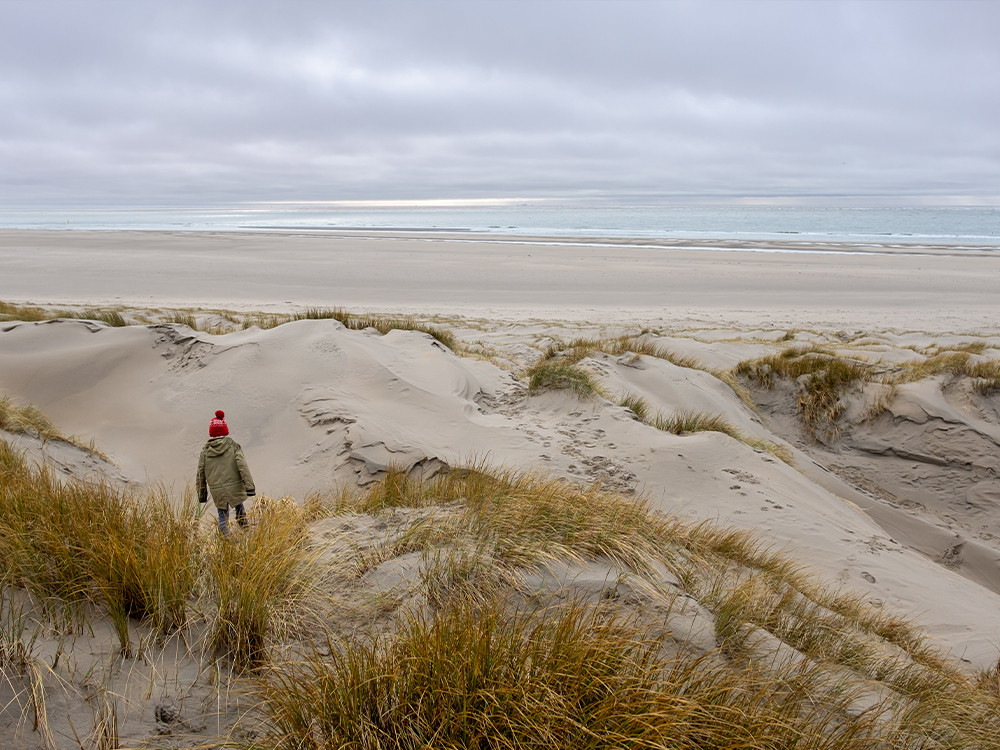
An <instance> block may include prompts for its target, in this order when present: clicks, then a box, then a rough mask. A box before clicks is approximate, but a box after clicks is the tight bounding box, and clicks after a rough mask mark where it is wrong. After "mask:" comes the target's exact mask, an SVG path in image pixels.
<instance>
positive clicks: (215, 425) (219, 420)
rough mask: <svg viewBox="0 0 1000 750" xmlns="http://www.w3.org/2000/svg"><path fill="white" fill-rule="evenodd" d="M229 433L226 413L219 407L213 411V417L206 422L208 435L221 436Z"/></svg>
mask: <svg viewBox="0 0 1000 750" xmlns="http://www.w3.org/2000/svg"><path fill="white" fill-rule="evenodd" d="M228 434H229V425H227V424H226V413H225V412H224V411H222V409H219V410H218V411H217V412H215V418H214V419H213V420H212V421H211V422H209V423H208V436H209V437H222V436H223V435H228Z"/></svg>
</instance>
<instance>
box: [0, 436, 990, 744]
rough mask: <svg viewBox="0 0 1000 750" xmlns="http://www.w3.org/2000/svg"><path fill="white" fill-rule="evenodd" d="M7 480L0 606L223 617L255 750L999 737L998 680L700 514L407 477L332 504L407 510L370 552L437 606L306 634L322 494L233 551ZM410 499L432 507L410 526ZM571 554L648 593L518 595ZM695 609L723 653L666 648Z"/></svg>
mask: <svg viewBox="0 0 1000 750" xmlns="http://www.w3.org/2000/svg"><path fill="white" fill-rule="evenodd" d="M0 471H2V472H3V477H4V480H5V481H4V483H3V484H2V485H0V530H2V532H3V533H0V545H2V549H0V561H2V562H3V566H2V571H0V572H2V575H3V578H2V581H0V583H2V585H3V591H4V592H11V591H14V590H15V589H17V590H23V591H28V592H30V595H31V596H32V597H35V598H36V599H38V600H41V599H46V598H47V599H49V600H54V599H59V600H64V601H67V602H74V601H79V602H84V603H91V604H96V605H98V606H100V607H102V608H103V609H104V610H105V611H106V612H107V613H108V616H109V618H110V619H111V620H112V622H114V623H115V625H116V627H117V625H118V620H119V619H122V620H123V621H125V622H126V625H127V619H128V618H132V619H135V618H141V619H144V620H146V621H148V622H150V623H151V624H157V625H158V626H159V627H164V628H167V629H169V628H181V629H187V628H190V627H191V623H192V622H193V621H194V620H198V619H200V618H205V620H206V627H205V635H204V638H205V645H206V651H207V652H210V653H215V654H216V658H217V657H218V656H220V655H224V656H226V658H228V659H229V660H230V661H231V663H232V664H233V666H234V668H235V669H236V670H237V671H238V672H251V673H253V675H254V677H253V684H254V685H255V686H256V687H255V689H256V691H257V694H258V698H259V704H258V705H257V707H256V708H254V709H253V713H254V714H255V715H256V716H258V719H259V722H260V723H259V724H258V725H257V726H258V729H257V730H256V733H255V734H254V735H252V738H251V739H248V740H245V741H244V743H243V744H244V745H245V746H248V747H257V748H265V747H266V748H289V749H291V748H296V749H305V748H317V749H318V748H325V747H379V748H414V747H432V746H433V747H454V748H458V747H463V748H464V747H496V748H538V747H543V746H545V747H552V746H556V747H574V748H577V747H582V748H587V747H594V748H611V747H651V748H655V747H666V748H691V749H692V750H693V749H694V748H711V747H715V748H765V747H768V748H786V747H794V748H799V749H800V750H819V749H820V748H822V749H823V750H869V749H870V750H876V749H879V750H882V749H884V748H889V747H925V748H930V747H949V748H969V750H972V748H982V747H992V746H995V744H991V743H995V740H994V738H995V736H996V733H997V731H1000V719H998V717H1000V694H998V690H997V689H996V687H995V684H994V683H995V682H996V680H995V679H994V678H992V677H991V676H990V675H989V674H984V675H982V676H980V678H979V679H978V680H976V679H970V678H968V677H966V676H965V675H964V674H963V673H962V672H961V671H960V670H959V669H958V668H957V667H956V666H955V665H953V664H952V663H951V662H950V661H948V660H947V659H945V658H944V657H943V656H941V655H940V653H938V652H937V651H936V650H935V649H934V648H932V647H931V646H930V645H928V641H927V639H926V638H925V636H924V635H923V634H922V633H921V631H920V630H919V629H917V628H915V627H913V626H912V625H911V624H909V623H908V622H906V621H905V620H903V619H901V618H899V617H898V616H896V615H895V614H893V613H891V612H888V611H886V610H884V609H876V608H873V607H871V606H869V605H868V604H866V603H865V601H864V600H863V599H862V598H861V597H857V596H852V595H849V594H844V593H842V592H840V591H838V590H836V589H832V588H830V587H828V586H826V585H825V584H823V583H822V582H820V581H818V580H817V579H815V578H814V577H812V576H811V575H809V574H808V573H806V572H805V571H804V570H803V569H802V568H801V567H800V566H798V565H797V564H796V563H795V562H794V561H792V560H790V559H789V558H787V557H785V556H782V555H780V554H778V553H776V552H774V551H773V550H771V549H770V547H769V546H768V545H767V544H766V543H764V542H763V541H762V540H761V539H760V538H758V537H755V536H754V535H753V534H752V533H750V532H748V531H735V530H732V529H725V528H721V527H717V526H714V525H711V524H707V523H705V524H697V525H692V524H689V523H684V522H681V521H679V520H677V519H674V518H671V517H669V516H666V515H663V514H661V513H659V512H656V511H655V510H654V509H653V507H652V506H651V505H650V504H649V503H648V501H646V500H645V499H643V498H638V499H634V498H625V497H623V496H621V495H618V494H615V493H613V492H607V491H603V490H600V489H597V488H593V487H591V488H586V487H580V486H578V485H576V484H573V483H570V482H567V481H564V480H560V479H556V478H551V477H547V476H544V475H540V474H530V473H527V474H526V473H523V472H517V471H512V470H503V469H491V468H489V467H487V466H486V465H478V466H471V467H467V468H463V469H460V470H453V471H451V472H449V473H447V474H445V475H442V476H439V477H436V478H435V479H433V480H429V481H419V480H417V479H415V478H414V477H412V476H407V473H406V472H404V471H402V470H395V471H393V472H390V473H389V474H388V475H387V476H386V478H385V479H384V480H383V481H382V482H379V483H376V485H374V486H372V487H370V488H369V489H367V490H366V491H365V492H363V493H360V494H358V495H356V496H354V497H348V496H346V495H341V496H339V497H338V499H337V501H336V503H335V504H334V505H333V506H328V507H327V510H326V512H335V513H357V512H367V513H373V514H376V515H391V516H393V517H394V518H397V519H398V518H403V519H409V521H407V522H406V523H404V525H403V526H402V527H399V528H398V529H397V533H395V534H394V535H390V536H387V537H386V539H385V541H384V544H383V546H384V550H383V551H382V552H379V551H378V550H369V551H366V550H363V549H360V548H359V549H357V550H355V552H354V553H353V554H354V555H355V557H357V558H358V559H360V558H361V557H363V556H364V555H366V554H368V555H371V554H375V555H377V556H378V557H379V559H381V560H389V559H391V556H392V555H397V556H398V555H401V554H408V553H410V552H413V551H416V552H420V553H421V554H422V555H423V559H424V561H425V564H424V567H423V572H422V573H421V574H420V576H419V580H415V581H414V582H412V583H413V585H415V586H417V589H416V592H415V593H414V594H411V597H413V596H415V597H416V601H418V602H419V601H424V602H425V605H424V606H416V607H413V606H409V607H406V608H402V609H399V610H398V612H397V614H396V615H394V618H395V619H390V620H386V619H385V618H382V619H380V620H379V623H380V624H379V625H378V626H377V627H375V626H374V625H373V626H372V627H370V628H369V627H362V628H360V629H359V628H357V627H353V626H352V627H350V628H347V629H344V628H341V627H340V626H338V625H337V624H336V623H337V620H336V619H334V620H333V621H330V622H328V623H327V624H326V625H325V626H321V623H320V621H319V619H316V620H315V621H314V622H313V627H312V628H311V629H310V630H309V631H305V630H302V631H296V632H294V633H293V632H292V630H293V626H294V625H295V623H296V622H297V621H299V619H300V618H301V616H302V613H303V612H309V611H312V612H314V614H315V615H316V617H317V618H318V617H319V614H318V613H319V612H320V609H321V608H319V607H316V608H315V609H311V608H312V607H315V606H316V605H315V597H320V596H322V594H321V593H320V591H319V590H318V589H317V587H316V586H315V585H314V580H315V576H316V573H317V571H316V570H315V568H314V566H312V565H311V559H312V557H311V556H312V555H313V554H314V553H315V552H316V550H315V549H312V550H311V549H310V546H309V543H308V532H309V524H310V523H311V522H312V520H311V519H314V518H316V517H317V516H321V515H323V508H322V507H321V506H320V504H319V503H318V501H313V502H311V503H310V504H309V505H310V508H309V509H308V511H303V510H300V509H299V508H298V507H297V506H296V505H295V504H294V503H293V502H291V501H283V502H274V501H263V500H262V501H261V502H260V503H259V504H258V505H257V506H255V508H254V511H253V513H252V517H251V529H250V531H249V532H247V533H240V532H237V533H235V534H234V537H233V538H232V539H230V540H223V539H221V538H220V537H219V536H218V534H217V533H215V532H214V530H213V532H212V533H211V534H210V535H208V536H206V535H205V533H204V532H200V531H198V529H197V528H196V527H195V525H194V523H193V519H192V515H193V514H192V513H191V511H192V508H190V507H188V508H186V509H183V510H181V511H174V510H173V509H171V508H168V507H167V506H166V505H158V504H157V500H156V498H155V497H154V498H150V497H146V496H126V495H123V494H120V493H115V492H113V491H111V490H109V489H108V488H107V487H102V486H95V485H83V484H81V483H78V482H73V481H67V482H58V481H57V480H56V478H55V477H54V476H53V475H52V473H51V472H50V471H48V470H46V469H44V468H39V467H32V466H29V465H27V464H26V462H25V461H24V460H23V458H22V457H20V456H19V455H18V454H16V453H15V452H14V451H11V450H10V449H9V448H8V447H6V446H5V445H3V444H0ZM408 507H409V508H415V509H420V511H419V512H416V513H413V512H410V513H408V514H404V515H399V512H400V510H401V509H404V508H408ZM130 508H134V509H135V512H134V513H133V512H130V510H129V509H130ZM157 513H159V514H162V515H159V516H157ZM41 519H44V520H45V523H41V522H40V520H41ZM407 524H408V525H407ZM171 529H172V530H173V531H174V532H175V533H174V536H171V535H170V534H168V533H166V532H167V531H168V530H171ZM185 545H187V546H185ZM144 555H145V556H144ZM557 561H570V562H571V563H572V562H574V561H575V562H576V563H580V564H583V563H587V562H588V561H589V562H594V563H600V564H603V565H610V566H611V568H612V569H613V570H617V571H618V573H617V575H618V576H619V578H620V577H622V576H631V579H630V580H633V581H635V582H636V583H635V584H634V585H633V586H632V588H631V590H632V591H633V592H645V593H641V594H639V593H633V594H632V595H631V596H630V597H628V598H621V599H620V598H617V597H616V596H608V597H604V596H602V597H600V598H599V600H584V599H582V598H579V597H578V596H575V595H573V594H572V593H566V594H564V595H555V596H549V597H545V598H538V597H537V596H536V595H533V594H531V593H530V592H528V591H526V590H525V589H524V585H525V583H524V581H525V578H524V576H525V575H526V574H529V573H531V572H532V571H534V570H537V569H538V566H540V565H547V564H550V563H553V562H557ZM348 562H349V561H348ZM349 567H350V566H349V565H348V568H349ZM345 569H346V568H345ZM355 569H356V575H357V576H361V575H362V574H363V573H364V571H365V570H367V569H370V568H369V567H368V566H365V565H361V564H359V565H356V566H355ZM663 575H668V576H669V575H672V576H675V578H676V581H677V582H678V585H679V586H680V589H679V590H672V589H673V585H670V586H666V587H665V586H664V583H663V579H662V576H663ZM169 579H173V580H172V582H168V580H169ZM356 580H360V578H358V579H356ZM658 581H659V583H657V582H658ZM643 582H644V583H643ZM640 584H641V585H640ZM340 585H343V586H344V587H346V589H347V590H348V591H349V590H351V587H352V584H351V582H350V580H342V581H341V582H340ZM353 585H354V586H355V587H356V586H357V585H358V584H357V583H355V584H353ZM553 593H554V594H558V592H553ZM682 595H683V596H684V597H687V598H689V599H693V600H696V601H698V602H699V603H700V606H702V607H704V608H705V611H706V612H709V613H710V614H711V616H712V617H713V618H714V619H715V627H716V634H717V636H718V640H719V644H720V648H719V649H718V650H717V651H710V652H707V653H703V652H702V653H699V652H696V651H687V650H684V649H678V648H676V645H675V644H674V641H673V639H672V637H668V633H667V631H664V629H663V624H664V622H665V620H663V619H661V618H662V617H664V616H667V615H669V612H670V611H671V609H672V607H673V606H674V605H673V602H675V601H677V597H678V596H682ZM636 597H638V598H636ZM10 601H12V599H11V598H10V597H9V596H6V597H4V598H0V605H2V606H0V626H2V627H0V664H2V666H3V668H4V675H5V678H7V679H15V675H14V672H16V671H17V670H24V669H29V667H28V666H26V665H29V664H34V663H35V662H34V661H33V660H32V658H33V657H32V645H31V644H32V641H31V639H32V637H33V636H32V634H31V633H29V632H27V628H25V627H22V626H19V624H18V623H19V622H20V623H21V624H22V625H23V624H24V621H23V618H22V619H20V620H19V619H18V617H17V612H16V611H14V610H13V609H12V608H11V606H10V604H9V602H10ZM399 601H402V599H399V600H397V601H396V603H395V604H391V603H390V604H389V607H390V608H389V609H388V610H386V611H387V612H389V613H390V614H391V613H392V612H393V611H395V610H394V609H393V608H394V607H398V606H399ZM170 603H173V606H170ZM380 606H381V605H380ZM191 610H196V611H197V612H196V614H195V615H194V616H192V614H191ZM323 611H329V610H328V609H324V610H323ZM309 633H312V635H309ZM765 636H766V637H765ZM120 637H122V638H127V633H123V634H122V635H121V636H120ZM290 639H292V640H290ZM278 644H288V645H286V646H285V647H283V648H282V649H279V650H277V651H276V650H275V649H274V646H275V645H278ZM293 644H294V645H293ZM769 644H770V645H769ZM774 644H777V645H774ZM289 647H291V651H287V648H289ZM775 649H776V650H775ZM122 652H123V653H125V651H124V647H123V649H122ZM282 653H287V654H288V656H287V658H285V657H279V658H276V656H277V655H279V654H282ZM36 666H37V664H36ZM265 666H266V668H262V667H265ZM17 679H21V678H17ZM32 684H34V685H35V688H34V691H35V692H34V693H32V692H31V690H32V688H31V687H30V686H31V685H32ZM42 685H43V681H42V680H41V679H38V680H36V681H35V682H32V681H31V679H30V678H29V679H27V682H25V688H24V689H23V690H22V692H21V693H20V695H22V696H24V700H23V701H22V702H21V703H20V704H18V705H19V706H20V708H19V710H22V711H26V712H28V713H29V714H30V713H31V712H32V711H37V710H39V707H41V708H40V710H41V711H42V714H41V715H42V716H44V701H45V693H44V690H43V689H42ZM32 695H34V697H33V698H32V697H31V696H32ZM95 705H96V708H95V709H94V710H95V726H97V725H98V724H99V723H100V722H103V724H102V726H104V727H105V732H104V734H103V735H101V736H105V737H108V738H111V739H114V737H115V736H116V735H117V726H118V724H119V723H120V721H121V718H122V717H120V716H118V715H117V713H116V711H117V709H116V708H115V704H114V703H113V701H112V702H108V703H107V705H106V706H105V705H104V704H103V703H101V702H100V701H98V704H95ZM32 706H34V708H32ZM859 706H860V707H861V708H859ZM39 731H43V730H42V729H41V728H40V729H39Z"/></svg>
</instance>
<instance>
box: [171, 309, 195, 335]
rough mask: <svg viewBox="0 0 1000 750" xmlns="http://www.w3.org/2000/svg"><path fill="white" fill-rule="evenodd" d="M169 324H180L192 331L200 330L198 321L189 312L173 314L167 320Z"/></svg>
mask: <svg viewBox="0 0 1000 750" xmlns="http://www.w3.org/2000/svg"><path fill="white" fill-rule="evenodd" d="M166 322H167V323H178V324H180V325H182V326H187V327H188V328H190V329H191V330H192V331H197V330H198V320H197V319H196V318H195V317H194V315H193V314H192V313H189V312H173V313H171V314H170V315H169V316H167V318H166Z"/></svg>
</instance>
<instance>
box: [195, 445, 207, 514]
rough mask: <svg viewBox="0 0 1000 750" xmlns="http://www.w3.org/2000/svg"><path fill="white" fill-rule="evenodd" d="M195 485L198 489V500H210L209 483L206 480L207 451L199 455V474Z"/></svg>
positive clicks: (203, 501)
mask: <svg viewBox="0 0 1000 750" xmlns="http://www.w3.org/2000/svg"><path fill="white" fill-rule="evenodd" d="M194 485H195V488H196V489H197V490H198V502H199V503H206V502H208V483H207V482H206V481H205V451H202V452H201V455H200V456H199V457H198V476H197V477H196V478H195V482H194Z"/></svg>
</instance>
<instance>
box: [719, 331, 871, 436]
mask: <svg viewBox="0 0 1000 750" xmlns="http://www.w3.org/2000/svg"><path fill="white" fill-rule="evenodd" d="M732 372H733V374H734V375H736V376H742V377H745V378H747V379H749V380H751V381H753V382H754V383H756V384H757V385H758V386H761V387H764V388H771V387H773V385H774V382H775V380H776V379H778V378H783V379H788V380H795V381H798V382H799V395H798V401H797V406H798V410H799V413H800V414H801V415H802V420H803V422H805V424H806V426H807V427H808V428H809V430H810V431H811V432H812V434H813V435H815V436H819V435H823V436H825V437H826V438H827V439H832V438H834V437H836V435H837V433H838V432H839V427H838V425H837V420H838V419H840V417H841V416H842V415H843V413H844V408H845V407H844V404H843V401H842V399H841V396H842V395H843V394H844V393H845V392H846V391H847V390H848V389H849V388H851V387H852V386H854V385H857V384H860V383H864V382H871V381H873V380H874V378H875V375H874V368H873V367H872V366H871V365H870V364H869V363H867V362H862V361H859V360H854V359H844V358H841V357H838V356H837V355H836V354H834V353H833V352H831V351H829V350H827V349H824V348H822V347H816V346H812V347H789V348H786V349H783V350H782V351H780V352H778V353H777V354H772V355H769V356H766V357H761V358H759V359H753V360H744V361H743V362H740V363H739V364H738V365H737V366H736V367H735V368H733V370H732Z"/></svg>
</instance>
